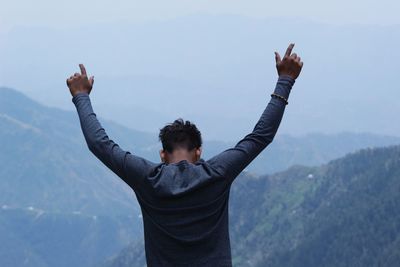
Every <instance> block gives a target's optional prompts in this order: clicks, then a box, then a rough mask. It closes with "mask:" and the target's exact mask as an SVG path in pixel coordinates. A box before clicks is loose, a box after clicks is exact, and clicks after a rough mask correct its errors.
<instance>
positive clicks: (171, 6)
mask: <svg viewBox="0 0 400 267" xmlns="http://www.w3.org/2000/svg"><path fill="white" fill-rule="evenodd" d="M0 3H1V5H0V7H1V8H0V25H1V28H2V29H3V30H4V29H9V28H10V27H14V26H16V25H24V26H28V25H30V26H47V27H68V26H77V25H82V24H90V23H98V22H110V21H114V22H115V21H143V20H154V19H168V18H173V17H178V16H184V15H190V14H196V13H208V14H239V15H245V16H249V17H255V18H267V17H290V18H306V19H310V20H314V21H322V22H327V23H332V24H347V23H359V24H400V16H399V15H398V13H399V10H400V1H399V0H380V1H376V0H351V1H349V0H329V1H321V0H302V1H298V0H286V1H284V0H283V1H265V0H240V1H239V0H196V1H193V0H192V1H189V0H168V1H166V0H146V1H144V0H142V1H137V0H113V1H110V0H89V1H80V0H70V1H54V0H36V1H32V0H14V1H9V0H1V1H0Z"/></svg>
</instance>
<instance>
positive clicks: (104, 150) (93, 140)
mask: <svg viewBox="0 0 400 267" xmlns="http://www.w3.org/2000/svg"><path fill="white" fill-rule="evenodd" d="M79 67H80V68H81V73H80V74H79V73H75V74H74V75H73V76H71V77H70V78H69V79H68V80H67V85H68V87H69V89H70V92H71V95H72V96H73V98H72V101H73V103H74V104H75V106H76V109H77V111H78V115H79V120H80V123H81V128H82V132H83V135H84V137H85V140H86V143H87V145H88V147H89V150H90V151H91V152H92V153H93V154H94V155H95V156H96V157H97V158H98V159H99V160H101V161H102V162H103V163H104V164H105V165H106V166H107V167H108V168H109V169H111V170H112V171H113V172H114V173H116V174H117V175H118V176H119V177H121V178H122V179H123V180H124V181H125V182H126V183H127V184H128V185H129V186H131V187H132V188H135V186H136V185H137V184H138V183H139V181H140V180H141V179H144V177H145V176H146V175H147V173H148V172H149V171H150V168H151V167H153V166H154V165H155V164H154V163H151V162H149V161H147V160H145V159H142V158H140V157H137V156H134V155H132V154H131V153H129V152H127V151H124V150H123V149H121V148H120V147H119V146H118V145H117V144H116V143H114V142H113V141H112V140H111V139H109V138H108V136H107V134H106V132H105V130H104V129H103V127H102V126H101V124H100V123H99V121H98V120H97V117H96V114H95V113H94V112H93V108H92V105H91V102H90V98H89V94H90V92H91V90H92V88H93V83H94V77H93V76H92V77H90V78H88V77H87V74H86V70H85V67H84V66H83V65H82V64H81V65H79Z"/></svg>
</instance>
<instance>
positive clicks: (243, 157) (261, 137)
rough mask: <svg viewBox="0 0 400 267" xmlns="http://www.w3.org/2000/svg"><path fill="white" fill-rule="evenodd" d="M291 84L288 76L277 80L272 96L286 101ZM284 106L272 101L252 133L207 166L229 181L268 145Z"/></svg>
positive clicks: (217, 156) (280, 102) (275, 130)
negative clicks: (278, 96)
mask: <svg viewBox="0 0 400 267" xmlns="http://www.w3.org/2000/svg"><path fill="white" fill-rule="evenodd" d="M294 82H295V80H294V79H292V78H290V77H288V76H283V77H280V78H279V79H278V82H277V84H276V87H275V90H274V93H275V94H277V95H280V96H282V97H284V98H285V99H286V100H287V99H288V98H289V94H290V90H291V89H292V86H293V85H294ZM285 106H286V103H285V101H284V100H283V99H280V98H277V97H272V98H271V100H270V102H269V103H268V105H267V107H266V108H265V110H264V112H263V113H262V115H261V117H260V119H259V120H258V122H257V124H256V125H255V127H254V130H253V131H252V132H251V133H250V134H248V135H246V136H245V137H244V138H243V139H242V140H240V141H239V142H238V143H237V144H236V146H235V147H233V148H230V149H227V150H225V151H223V152H222V153H220V154H218V155H216V156H214V157H213V158H211V159H209V160H208V161H207V162H208V163H209V164H210V165H211V166H213V167H214V168H215V170H217V171H218V172H219V174H220V175H221V176H224V177H226V178H228V179H230V180H231V181H233V180H234V179H235V178H236V177H237V176H238V175H239V174H240V172H242V171H243V170H244V169H245V168H246V166H247V165H249V164H250V162H252V161H253V160H254V159H255V158H256V157H257V155H258V154H260V153H261V151H263V149H264V148H266V147H267V146H268V145H269V144H270V143H271V142H272V140H273V139H274V137H275V134H276V132H277V130H278V127H279V124H280V122H281V120H282V117H283V113H284V110H285Z"/></svg>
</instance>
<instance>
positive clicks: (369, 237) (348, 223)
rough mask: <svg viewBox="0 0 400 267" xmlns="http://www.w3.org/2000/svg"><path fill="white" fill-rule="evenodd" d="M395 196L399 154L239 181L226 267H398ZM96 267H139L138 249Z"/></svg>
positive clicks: (375, 152) (399, 216)
mask: <svg viewBox="0 0 400 267" xmlns="http://www.w3.org/2000/svg"><path fill="white" fill-rule="evenodd" d="M399 192H400V146H394V147H388V148H378V149H365V150H362V151H360V152H357V153H354V154H349V155H347V156H346V157H344V158H340V159H337V160H334V161H331V162H330V163H328V164H326V165H322V166H320V167H302V166H294V167H291V168H289V169H288V170H286V171H284V172H281V173H277V174H274V175H269V176H262V177H254V176H249V175H248V174H243V175H241V176H240V177H238V178H237V180H236V181H235V183H234V186H233V188H232V194H231V203H230V208H231V209H230V229H231V232H230V236H231V245H232V249H233V262H234V266H240V267H265V266H272V267H299V266H307V267H320V266H324V267H331V266H332V267H341V266H343V267H344V266H368V267H375V266H376V267H378V266H388V267H395V266H399V265H400V251H399V246H400V194H399ZM249 196H251V197H249ZM99 266H105V267H128V266H129V267H143V266H145V262H144V252H143V243H140V242H135V243H133V244H131V245H130V246H129V247H127V248H126V249H124V250H123V251H122V252H121V254H120V255H119V256H118V257H116V258H113V259H110V260H108V261H107V262H106V263H104V264H103V265H99Z"/></svg>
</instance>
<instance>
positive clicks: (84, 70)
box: [79, 64, 86, 75]
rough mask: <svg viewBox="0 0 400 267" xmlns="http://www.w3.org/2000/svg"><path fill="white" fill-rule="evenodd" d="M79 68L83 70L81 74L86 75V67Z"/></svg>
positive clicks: (80, 66) (80, 65)
mask: <svg viewBox="0 0 400 267" xmlns="http://www.w3.org/2000/svg"><path fill="white" fill-rule="evenodd" d="M79 68H80V69H81V74H82V75H86V69H85V66H83V64H79Z"/></svg>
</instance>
